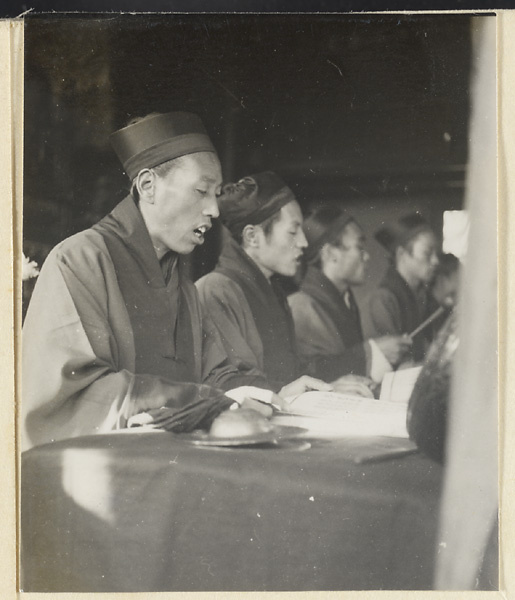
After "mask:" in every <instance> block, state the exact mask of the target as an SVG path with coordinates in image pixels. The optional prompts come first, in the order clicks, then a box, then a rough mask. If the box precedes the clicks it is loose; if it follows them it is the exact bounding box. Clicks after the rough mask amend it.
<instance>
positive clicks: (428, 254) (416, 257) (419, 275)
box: [367, 213, 439, 362]
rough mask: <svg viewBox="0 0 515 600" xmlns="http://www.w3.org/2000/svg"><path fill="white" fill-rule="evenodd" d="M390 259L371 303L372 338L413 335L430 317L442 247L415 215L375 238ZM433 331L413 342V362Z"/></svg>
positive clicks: (423, 220)
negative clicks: (431, 293)
mask: <svg viewBox="0 0 515 600" xmlns="http://www.w3.org/2000/svg"><path fill="white" fill-rule="evenodd" d="M375 237H376V239H377V241H378V242H379V243H380V244H381V245H382V246H383V247H384V248H385V249H386V250H387V251H388V253H389V255H390V261H391V264H390V267H389V268H388V270H387V271H386V273H385V275H384V277H383V279H382V281H381V283H380V284H379V287H378V288H377V289H376V290H375V291H374V292H373V293H372V294H371V296H370V298H369V302H368V311H369V319H368V323H369V326H370V331H368V332H367V333H368V335H369V336H370V337H381V336H383V335H403V334H407V335H409V334H411V333H412V332H413V331H414V330H415V329H416V328H417V327H418V326H419V325H421V324H422V323H423V322H424V321H425V320H426V319H427V318H428V317H429V316H430V314H431V306H430V300H429V292H428V285H429V284H430V282H431V281H432V279H433V277H434V274H435V270H436V267H437V266H438V250H439V244H438V241H437V239H436V236H435V234H434V232H433V231H432V229H431V227H430V226H429V224H428V223H427V221H426V220H425V219H424V218H423V217H422V216H421V215H420V214H419V213H413V214H410V215H407V216H404V217H401V218H400V219H399V220H398V221H396V222H394V223H391V224H388V225H386V226H385V227H383V228H382V229H380V230H379V231H377V233H376V234H375ZM431 334H432V329H431V328H430V327H427V328H425V329H424V330H422V331H421V332H420V333H418V334H417V335H416V336H414V338H413V345H412V347H411V359H412V360H413V361H415V362H419V361H421V360H423V358H424V355H425V352H426V349H427V346H428V344H429V342H430V341H431Z"/></svg>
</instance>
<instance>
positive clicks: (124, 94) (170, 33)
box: [24, 14, 471, 301]
mask: <svg viewBox="0 0 515 600" xmlns="http://www.w3.org/2000/svg"><path fill="white" fill-rule="evenodd" d="M470 20H471V18H470V17H469V16H467V15H463V14H460V15H449V14H440V15H412V16H409V15H388V16H384V15H366V16H364V15H361V16H358V15H335V14H332V15H320V14H319V15H300V14H297V15H295V14H290V15H277V14H276V15H273V14H261V15H251V14H240V15H238V14H226V15H222V14H209V15H199V14H185V15H166V16H164V15H163V16H158V15H147V16H143V15H137V16H135V15H118V16H111V17H106V16H105V15H104V16H102V15H98V16H88V17H85V16H84V15H82V16H77V17H75V18H73V17H72V16H66V17H62V18H60V17H52V18H51V19H49V18H48V17H44V16H39V17H33V18H27V19H26V21H25V109H24V111H25V129H24V130H25V139H24V144H25V146H24V148H25V149H24V253H25V254H26V255H28V256H30V257H31V259H35V260H36V261H37V262H38V264H40V265H41V263H42V262H43V260H44V258H45V257H46V255H47V254H48V252H49V251H50V249H51V248H52V247H53V246H54V245H55V244H56V243H58V242H59V241H61V240H62V239H64V238H65V237H67V236H69V235H71V234H73V233H75V232H77V231H80V230H82V229H84V228H87V227H88V226H90V225H91V224H93V223H94V222H96V221H98V220H99V219H100V218H101V217H103V216H104V215H105V214H106V213H107V212H109V211H110V210H111V209H112V208H113V207H114V206H115V204H116V203H117V202H118V201H119V200H121V199H122V198H123V196H124V195H125V193H126V192H127V190H128V187H129V183H128V181H127V180H126V178H125V176H124V174H123V171H122V168H121V166H120V165H119V164H118V162H117V159H116V157H115V155H114V153H113V151H112V150H111V147H110V145H109V142H108V135H109V134H110V133H111V132H112V131H113V130H115V129H117V128H119V127H122V126H124V125H125V124H126V123H127V121H128V120H129V119H131V118H133V117H136V116H143V115H145V114H147V113H149V112H152V111H161V112H167V111H171V110H186V111H192V112H196V113H197V114H199V115H200V116H201V118H202V119H203V121H204V123H205V125H206V127H207V129H208V131H209V133H210V134H211V136H212V138H213V141H214V143H215V145H216V147H217V149H218V151H219V154H220V157H221V160H222V167H223V172H224V179H225V180H227V181H230V180H234V179H235V178H239V177H242V176H244V175H247V174H250V173H254V172H258V171H262V170H267V169H272V170H274V171H276V172H277V173H279V174H280V175H281V176H282V177H283V179H284V180H285V181H286V182H287V183H288V184H289V185H290V187H291V188H292V189H293V190H294V192H295V193H296V195H297V197H298V199H299V202H300V204H301V206H302V208H303V210H304V211H308V210H309V209H310V208H311V207H314V206H316V205H318V204H320V203H326V202H335V203H338V204H339V205H341V206H342V207H344V208H346V209H348V210H349V212H350V213H351V214H353V215H354V216H355V217H356V219H357V220H358V221H359V222H360V224H361V225H362V226H363V228H364V230H365V233H366V235H367V237H368V240H369V251H370V254H371V260H370V267H369V272H368V278H367V282H366V284H365V285H364V286H363V287H362V289H361V290H358V291H357V292H358V301H360V300H363V299H364V298H365V296H366V295H367V294H368V293H369V291H370V289H372V288H373V287H374V286H375V285H377V283H378V281H379V278H380V277H381V274H382V272H383V271H384V269H385V268H386V256H385V253H384V252H383V250H382V249H381V247H380V246H379V245H378V244H377V243H376V242H375V240H374V239H373V233H374V231H375V230H376V229H377V228H378V227H379V226H380V225H381V224H382V223H383V222H384V221H388V220H391V219H394V218H397V217H398V216H401V215H402V214H406V213H408V212H411V211H414V210H419V211H420V212H421V213H422V214H424V216H425V217H426V218H427V219H428V220H429V221H430V222H431V223H432V225H433V226H434V228H435V230H436V231H437V232H438V233H440V234H441V233H442V230H443V215H444V212H445V211H453V210H460V209H462V207H463V196H464V185H465V170H466V163H467V140H468V119H469V80H470V75H471V74H470V64H471V33H470ZM217 249H218V239H217V232H216V230H215V231H213V232H211V235H210V236H209V239H208V240H207V241H206V243H205V245H204V246H203V247H202V248H199V249H197V250H196V251H195V253H194V255H193V256H192V257H191V271H192V276H193V277H194V278H197V277H199V276H200V275H202V274H204V273H205V272H207V271H209V270H211V268H213V266H214V264H215V262H216V256H217ZM29 294H30V290H29ZM27 299H28V298H26V300H27Z"/></svg>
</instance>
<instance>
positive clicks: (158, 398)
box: [22, 197, 263, 448]
mask: <svg viewBox="0 0 515 600" xmlns="http://www.w3.org/2000/svg"><path fill="white" fill-rule="evenodd" d="M167 270H168V273H169V277H168V278H167V279H168V281H165V277H164V275H163V271H162V270H161V266H160V263H159V261H158V259H157V256H156V253H155V250H154V248H153V245H152V242H151V239H150V236H149V234H148V231H147V229H146V226H145V224H144V221H143V218H142V217H141V214H140V212H139V210H138V208H137V206H136V205H135V203H134V201H133V199H132V198H131V197H128V198H126V199H125V200H124V201H122V202H121V203H120V204H119V205H118V206H117V207H116V208H115V209H114V210H113V212H112V213H111V214H110V215H108V216H107V217H106V218H105V219H103V220H102V221H101V222H100V223H98V224H97V225H95V226H94V227H93V228H91V229H88V230H86V231H83V232H81V233H79V234H77V235H74V236H72V237H71V238H68V239H67V240H65V241H64V242H62V243H61V244H59V245H58V246H57V247H56V248H54V249H53V250H52V252H51V253H50V255H49V256H48V258H47V260H46V261H45V263H44V264H43V267H42V269H41V273H40V275H39V277H38V282H37V284H36V287H35V290H34V294H33V296H32V299H31V302H30V305H29V309H28V312H27V316H26V319H25V323H24V327H23V370H22V385H23V390H22V420H23V427H24V434H25V435H24V436H23V438H22V443H23V444H24V447H25V448H26V447H29V446H30V445H35V444H41V443H45V442H50V441H53V440H58V439H63V438H66V437H73V436H77V435H86V434H91V433H96V432H105V431H110V430H113V429H117V428H121V427H125V426H126V424H127V421H128V419H129V418H130V417H131V416H132V415H134V414H137V413H139V412H142V411H145V410H148V409H153V408H160V407H162V406H169V407H173V408H177V409H178V410H179V409H182V408H184V407H185V406H186V405H189V403H191V402H198V401H199V399H202V398H207V397H209V396H210V394H212V393H213V388H212V387H209V386H207V385H202V384H201V383H207V384H210V386H214V387H216V388H221V389H229V388H234V387H237V386H239V385H261V384H262V383H263V379H262V378H260V377H259V375H258V374H256V373H240V372H239V371H238V370H237V369H236V368H235V367H234V366H232V365H230V364H229V363H228V362H227V357H226V355H225V352H224V349H223V346H222V344H221V342H220V340H219V338H218V337H217V334H216V330H215V329H214V328H213V326H212V324H210V323H209V320H208V319H206V318H204V317H203V316H202V313H201V308H200V304H199V302H198V296H197V293H196V289H195V286H194V285H193V284H192V283H191V281H189V280H188V278H187V277H186V276H185V274H184V272H183V269H182V266H181V259H180V257H173V256H172V257H170V259H169V264H168V269H167Z"/></svg>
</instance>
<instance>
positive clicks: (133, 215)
mask: <svg viewBox="0 0 515 600" xmlns="http://www.w3.org/2000/svg"><path fill="white" fill-rule="evenodd" d="M98 226H99V227H103V228H105V229H107V230H111V231H112V232H113V233H115V234H116V235H117V236H118V237H119V238H121V239H122V240H123V241H124V243H125V245H126V246H127V248H128V249H129V252H130V253H131V255H132V256H133V258H134V260H135V261H136V262H137V263H138V265H139V266H140V268H141V269H142V270H143V272H144V273H146V274H147V276H148V285H149V286H150V287H154V288H160V287H165V286H166V283H167V282H166V281H165V275H164V273H163V270H162V268H161V264H162V263H163V264H165V265H167V266H169V264H170V261H174V263H175V264H174V266H173V268H172V271H175V270H176V268H175V267H176V265H177V263H178V262H179V260H178V255H177V254H176V253H175V252H171V253H168V254H166V255H165V257H163V259H162V260H161V262H160V261H159V259H158V258H157V254H156V251H155V249H154V246H153V244H152V240H151V238H150V234H149V232H148V229H147V226H146V225H145V221H144V220H143V216H142V215H141V212H140V210H139V208H138V207H137V205H136V202H135V201H134V198H133V197H132V196H130V195H129V196H127V197H126V198H125V199H124V200H122V201H121V202H120V203H119V204H118V205H117V206H116V207H115V208H114V209H113V210H112V211H111V212H110V213H109V214H108V215H107V216H106V217H104V218H103V219H102V220H101V221H100V222H99V223H98ZM172 279H173V280H174V281H177V285H178V278H177V277H172Z"/></svg>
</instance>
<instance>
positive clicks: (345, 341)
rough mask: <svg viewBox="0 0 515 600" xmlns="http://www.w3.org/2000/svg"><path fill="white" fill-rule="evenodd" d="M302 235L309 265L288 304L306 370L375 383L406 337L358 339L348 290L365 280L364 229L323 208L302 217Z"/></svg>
mask: <svg viewBox="0 0 515 600" xmlns="http://www.w3.org/2000/svg"><path fill="white" fill-rule="evenodd" d="M304 233H305V235H306V238H307V240H308V242H309V247H308V250H307V251H306V258H307V261H308V269H307V272H306V275H305V277H304V279H303V281H302V283H301V286H300V290H299V291H298V292H296V293H294V294H292V295H291V296H290V297H289V298H288V302H289V304H290V308H291V311H292V314H293V320H294V323H295V332H296V336H297V344H298V348H299V354H300V356H301V359H302V361H303V362H304V364H305V365H306V368H307V372H308V373H310V374H312V375H314V376H316V377H320V378H322V379H327V380H333V379H335V378H337V377H340V376H341V375H344V374H349V373H352V374H355V375H364V376H367V377H370V378H371V379H372V380H373V381H374V382H376V383H380V382H381V380H382V378H383V376H384V374H385V373H386V372H388V371H391V370H392V368H394V367H395V366H397V365H398V364H399V363H400V362H401V360H402V359H403V358H404V356H405V355H406V353H407V351H408V349H409V347H410V346H411V341H410V340H409V338H406V337H403V336H400V335H386V336H381V337H378V338H376V339H369V340H366V341H365V340H364V338H363V332H362V328H361V320H360V314H359V310H358V307H357V305H356V302H355V300H354V295H353V293H352V286H354V285H362V284H363V283H364V280H365V274H366V269H367V262H368V260H369V254H368V252H367V251H366V249H365V236H364V235H363V230H362V229H361V227H360V226H359V225H358V224H357V223H356V221H354V219H353V218H352V217H351V216H350V215H348V214H346V213H345V212H344V211H342V210H341V209H340V208H338V207H335V206H326V207H322V208H319V209H317V210H315V211H314V212H313V213H312V214H311V215H310V216H309V217H308V218H307V219H306V221H305V222H304Z"/></svg>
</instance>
